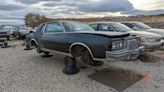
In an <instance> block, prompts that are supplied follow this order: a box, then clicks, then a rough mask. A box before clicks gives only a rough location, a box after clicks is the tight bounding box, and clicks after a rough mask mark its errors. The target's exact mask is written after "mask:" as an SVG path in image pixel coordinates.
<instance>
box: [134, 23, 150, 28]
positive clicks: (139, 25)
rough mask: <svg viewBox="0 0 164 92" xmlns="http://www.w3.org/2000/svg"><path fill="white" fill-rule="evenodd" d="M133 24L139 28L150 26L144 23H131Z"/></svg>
mask: <svg viewBox="0 0 164 92" xmlns="http://www.w3.org/2000/svg"><path fill="white" fill-rule="evenodd" d="M133 24H134V25H136V26H137V27H139V28H141V29H150V28H151V27H150V26H148V25H146V24H144V23H133Z"/></svg>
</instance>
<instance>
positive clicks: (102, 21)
mask: <svg viewBox="0 0 164 92" xmlns="http://www.w3.org/2000/svg"><path fill="white" fill-rule="evenodd" d="M96 23H106V24H108V23H120V22H110V21H100V22H91V23H88V24H96Z"/></svg>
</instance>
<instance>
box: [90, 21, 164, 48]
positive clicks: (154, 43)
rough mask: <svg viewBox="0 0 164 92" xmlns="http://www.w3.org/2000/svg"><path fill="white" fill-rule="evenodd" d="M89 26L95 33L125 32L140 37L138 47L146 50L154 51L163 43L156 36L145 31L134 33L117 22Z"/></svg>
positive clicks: (159, 37)
mask: <svg viewBox="0 0 164 92" xmlns="http://www.w3.org/2000/svg"><path fill="white" fill-rule="evenodd" d="M89 25H90V26H91V27H92V28H93V29H94V30H96V31H107V32H127V33H130V34H131V35H137V36H140V37H141V38H140V40H141V43H140V45H142V46H145V48H146V49H156V48H159V47H161V46H162V45H163V43H164V41H163V40H162V37H161V36H160V35H158V34H154V33H151V32H146V31H135V30H132V29H131V28H129V27H127V26H125V25H123V24H121V23H119V22H96V23H91V24H89Z"/></svg>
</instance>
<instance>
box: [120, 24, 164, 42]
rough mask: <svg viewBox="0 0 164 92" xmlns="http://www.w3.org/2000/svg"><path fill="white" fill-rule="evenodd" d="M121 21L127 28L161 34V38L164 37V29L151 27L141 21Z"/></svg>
mask: <svg viewBox="0 0 164 92" xmlns="http://www.w3.org/2000/svg"><path fill="white" fill-rule="evenodd" d="M121 23H122V24H124V25H126V26H128V27H129V28H131V29H133V30H139V31H146V32H151V33H155V34H158V35H161V36H162V38H163V39H164V29H158V28H152V27H150V26H148V25H146V24H144V23H142V22H135V21H127V22H121Z"/></svg>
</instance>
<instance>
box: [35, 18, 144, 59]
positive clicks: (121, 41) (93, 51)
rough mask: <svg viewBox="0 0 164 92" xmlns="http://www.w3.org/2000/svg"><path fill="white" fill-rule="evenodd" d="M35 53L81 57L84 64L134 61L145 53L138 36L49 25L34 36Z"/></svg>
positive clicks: (68, 23) (78, 25) (66, 23)
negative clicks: (54, 53)
mask: <svg viewBox="0 0 164 92" xmlns="http://www.w3.org/2000/svg"><path fill="white" fill-rule="evenodd" d="M34 37H35V42H36V45H37V51H38V52H39V53H41V52H46V53H49V52H59V53H62V54H65V55H68V56H70V57H75V58H76V57H81V60H82V61H84V62H94V60H95V61H102V60H124V59H127V60H129V59H136V58H137V57H138V56H139V55H141V54H142V53H143V51H144V47H143V46H139V43H140V42H139V37H136V36H129V34H128V33H119V32H112V33H110V32H97V31H95V30H93V29H92V28H91V27H90V26H88V25H87V24H83V23H79V22H71V21H58V22H48V23H45V24H42V25H41V26H40V27H39V28H38V30H37V31H36V32H35V33H34Z"/></svg>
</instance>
